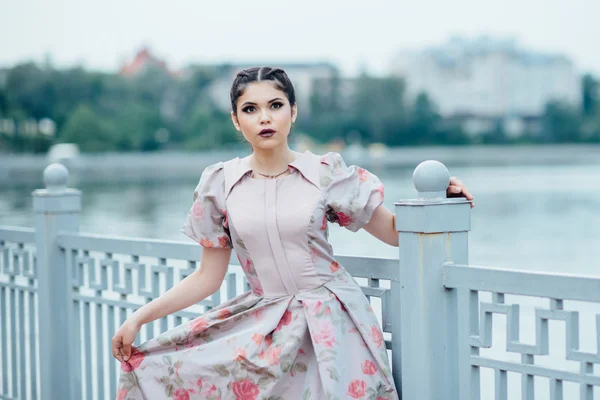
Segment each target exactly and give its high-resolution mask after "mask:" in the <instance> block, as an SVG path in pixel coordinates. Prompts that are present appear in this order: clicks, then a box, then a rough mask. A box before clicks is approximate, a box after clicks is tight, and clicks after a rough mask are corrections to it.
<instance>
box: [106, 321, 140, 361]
mask: <svg viewBox="0 0 600 400" xmlns="http://www.w3.org/2000/svg"><path fill="white" fill-rule="evenodd" d="M140 329H141V325H140V324H138V323H137V321H135V320H134V319H131V318H128V319H127V320H126V321H125V322H124V323H123V325H121V327H120V328H119V330H118V331H117V332H116V333H115V335H114V336H113V338H112V353H113V356H114V357H115V358H116V359H117V360H119V361H128V360H129V357H131V345H132V344H133V342H134V341H135V337H136V335H137V333H138V332H139V331H140Z"/></svg>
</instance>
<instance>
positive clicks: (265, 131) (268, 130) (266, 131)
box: [260, 129, 275, 135]
mask: <svg viewBox="0 0 600 400" xmlns="http://www.w3.org/2000/svg"><path fill="white" fill-rule="evenodd" d="M263 133H275V131H274V130H273V129H263V130H262V131H260V135H262V134H263Z"/></svg>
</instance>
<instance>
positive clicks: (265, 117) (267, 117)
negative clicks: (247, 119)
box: [260, 111, 271, 124]
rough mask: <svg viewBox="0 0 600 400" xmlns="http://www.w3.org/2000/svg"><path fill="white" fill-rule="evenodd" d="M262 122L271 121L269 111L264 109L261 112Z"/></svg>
mask: <svg viewBox="0 0 600 400" xmlns="http://www.w3.org/2000/svg"><path fill="white" fill-rule="evenodd" d="M260 122H261V123H263V124H264V123H267V122H271V115H270V114H269V112H268V111H263V112H262V113H261V114H260Z"/></svg>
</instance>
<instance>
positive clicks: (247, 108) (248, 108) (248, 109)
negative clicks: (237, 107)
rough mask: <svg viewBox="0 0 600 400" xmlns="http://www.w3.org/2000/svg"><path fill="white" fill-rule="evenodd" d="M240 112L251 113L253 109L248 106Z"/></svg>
mask: <svg viewBox="0 0 600 400" xmlns="http://www.w3.org/2000/svg"><path fill="white" fill-rule="evenodd" d="M242 111H243V112H245V113H251V112H252V111H254V107H253V106H248V107H245V108H243V109H242Z"/></svg>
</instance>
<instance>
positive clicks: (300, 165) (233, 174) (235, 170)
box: [224, 150, 320, 197]
mask: <svg viewBox="0 0 600 400" xmlns="http://www.w3.org/2000/svg"><path fill="white" fill-rule="evenodd" d="M288 165H289V166H290V167H292V168H295V169H296V170H298V171H299V172H300V173H301V174H302V176H303V177H304V179H306V180H308V181H309V182H310V183H312V184H313V185H315V186H316V187H317V188H320V183H319V166H320V158H319V157H318V156H317V155H315V154H313V153H312V152H311V151H310V150H306V151H305V152H304V153H302V154H300V156H299V157H298V158H296V159H295V160H294V161H292V162H291V163H289V164H288ZM224 167H225V168H224V169H225V197H227V196H229V193H230V192H231V189H233V186H235V184H236V183H238V181H239V180H240V179H242V177H243V176H245V175H246V174H248V173H249V172H251V171H252V168H250V166H249V165H248V164H246V163H245V162H244V161H243V160H242V159H240V158H239V157H236V158H234V159H232V160H229V161H227V162H225V163H224ZM284 179H285V178H284Z"/></svg>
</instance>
